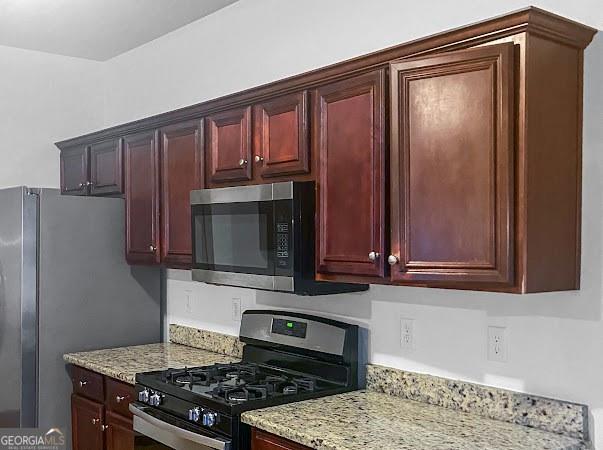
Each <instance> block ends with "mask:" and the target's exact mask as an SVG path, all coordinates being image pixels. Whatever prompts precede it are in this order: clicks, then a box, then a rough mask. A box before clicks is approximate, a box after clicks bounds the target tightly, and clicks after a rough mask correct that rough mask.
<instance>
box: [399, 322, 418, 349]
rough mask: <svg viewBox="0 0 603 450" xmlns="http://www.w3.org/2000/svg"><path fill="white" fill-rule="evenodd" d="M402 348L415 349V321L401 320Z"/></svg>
mask: <svg viewBox="0 0 603 450" xmlns="http://www.w3.org/2000/svg"><path fill="white" fill-rule="evenodd" d="M400 347H401V348H402V349H404V350H413V349H414V348H415V333H414V320H413V319H408V318H406V317H402V318H401V319H400Z"/></svg>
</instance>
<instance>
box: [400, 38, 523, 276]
mask: <svg viewBox="0 0 603 450" xmlns="http://www.w3.org/2000/svg"><path fill="white" fill-rule="evenodd" d="M513 52H514V47H513V44H512V43H505V44H499V45H492V46H484V47H481V48H476V49H469V50H462V51H458V52H451V53H447V54H443V55H438V56H432V57H425V58H417V59H410V60H406V61H403V62H397V63H392V64H391V68H390V76H391V81H390V88H391V256H390V257H389V258H390V264H392V266H391V267H392V269H391V276H392V279H393V280H409V281H410V280H414V281H459V282H487V283H502V284H508V283H510V282H512V281H513V208H514V201H513V154H514V145H513V122H514V109H513V108H514V105H513V97H514V89H513V77H514V75H513V74H514V72H513V60H514V55H513Z"/></svg>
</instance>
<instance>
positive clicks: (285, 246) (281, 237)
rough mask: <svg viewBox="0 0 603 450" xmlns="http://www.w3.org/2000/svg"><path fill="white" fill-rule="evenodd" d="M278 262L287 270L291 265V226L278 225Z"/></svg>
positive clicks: (278, 223) (285, 224)
mask: <svg viewBox="0 0 603 450" xmlns="http://www.w3.org/2000/svg"><path fill="white" fill-rule="evenodd" d="M276 261H277V265H278V266H279V267H282V268H286V267H288V265H289V224H288V223H287V222H277V224H276Z"/></svg>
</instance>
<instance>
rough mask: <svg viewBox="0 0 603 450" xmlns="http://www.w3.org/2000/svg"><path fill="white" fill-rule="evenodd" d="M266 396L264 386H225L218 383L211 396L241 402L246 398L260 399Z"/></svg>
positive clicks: (266, 391) (246, 399) (266, 392)
mask: <svg viewBox="0 0 603 450" xmlns="http://www.w3.org/2000/svg"><path fill="white" fill-rule="evenodd" d="M267 396H268V389H267V388H266V387H265V386H253V385H243V386H234V387H233V386H225V385H219V386H218V387H216V388H215V389H214V390H213V391H212V397H213V398H217V399H223V400H226V401H227V402H229V403H242V402H246V401H248V400H262V399H265V398H266V397H267Z"/></svg>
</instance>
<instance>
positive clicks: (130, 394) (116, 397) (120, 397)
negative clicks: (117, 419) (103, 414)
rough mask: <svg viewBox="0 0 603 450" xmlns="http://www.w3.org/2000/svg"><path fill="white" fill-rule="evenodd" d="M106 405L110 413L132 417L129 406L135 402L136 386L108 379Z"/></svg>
mask: <svg viewBox="0 0 603 450" xmlns="http://www.w3.org/2000/svg"><path fill="white" fill-rule="evenodd" d="M106 393H107V398H106V400H105V405H106V407H107V409H108V410H109V411H113V412H116V413H118V414H121V415H122V416H125V417H132V414H131V413H130V410H129V409H128V405H129V404H130V402H131V401H133V400H134V386H131V385H129V384H126V383H122V382H120V381H117V380H114V379H112V378H107V388H106Z"/></svg>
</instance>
